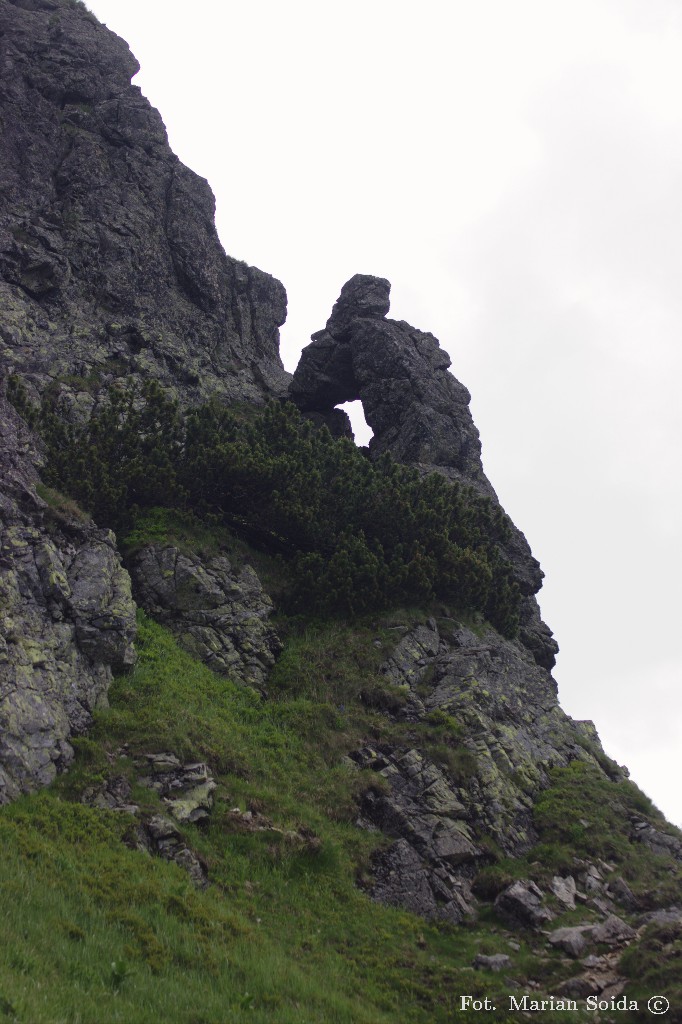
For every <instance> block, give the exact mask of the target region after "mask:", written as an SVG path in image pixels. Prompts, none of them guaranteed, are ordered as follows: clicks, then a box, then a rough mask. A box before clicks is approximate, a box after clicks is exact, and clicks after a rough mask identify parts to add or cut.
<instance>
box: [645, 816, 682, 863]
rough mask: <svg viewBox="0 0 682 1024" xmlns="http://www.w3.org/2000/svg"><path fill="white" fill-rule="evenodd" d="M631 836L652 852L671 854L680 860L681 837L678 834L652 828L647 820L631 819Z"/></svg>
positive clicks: (664, 854)
mask: <svg viewBox="0 0 682 1024" xmlns="http://www.w3.org/2000/svg"><path fill="white" fill-rule="evenodd" d="M633 827H634V835H633V838H634V839H635V840H637V841H639V842H640V843H644V845H645V846H648V847H649V849H650V850H651V852H652V853H656V854H658V855H659V856H666V855H667V856H672V857H674V858H675V860H682V839H681V838H680V837H679V836H678V835H670V834H669V833H667V832H661V831H659V829H657V828H654V826H653V825H650V824H649V822H648V821H638V820H637V819H633Z"/></svg>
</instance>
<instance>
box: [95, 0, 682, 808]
mask: <svg viewBox="0 0 682 1024" xmlns="http://www.w3.org/2000/svg"><path fill="white" fill-rule="evenodd" d="M88 6H89V7H90V8H91V10H93V11H94V12H95V14H97V15H98V17H99V18H100V19H101V20H102V21H104V22H106V23H107V24H108V25H109V27H110V28H112V29H113V30H114V31H116V32H118V33H119V35H122V36H123V37H124V38H125V39H126V40H127V41H128V43H129V44H130V46H131V48H132V50H133V52H134V53H135V54H136V56H137V58H138V60H139V61H140V63H141V65H142V72H141V73H140V74H139V75H138V77H137V78H136V80H135V81H136V83H137V84H139V85H140V87H141V88H142V91H143V92H144V94H145V95H146V96H147V97H148V98H149V99H150V100H151V102H152V103H153V104H154V105H155V106H156V107H158V108H159V110H160V111H161V114H162V116H163V118H164V121H165V123H166V126H167V128H168V132H169V137H170V142H171V145H172V146H173V148H174V149H175V151H176V153H177V154H178V155H179V156H180V158H181V159H182V160H183V161H184V162H185V163H187V164H188V165H189V166H190V167H192V168H193V169H194V170H195V171H197V172H198V173H199V174H201V175H203V176H204V177H206V178H208V180H209V182H210V184H211V186H212V188H213V190H214V192H215V194H216V197H217V226H218V231H219V233H220V237H221V239H222V242H223V244H224V246H225V248H226V250H227V252H228V253H229V254H230V255H232V256H235V257H237V258H239V259H244V260H246V261H247V262H249V263H252V264H254V265H256V266H258V267H260V268H261V269H263V270H266V271H268V272H270V273H272V274H274V275H275V276H276V277H278V278H279V279H280V280H281V281H282V282H283V283H284V285H285V286H286V289H287V292H288V295H289V319H288V322H287V325H286V326H285V327H284V329H283V332H282V339H283V342H282V357H283V359H284V363H285V365H286V367H287V368H288V369H290V370H293V369H294V367H295V365H296V362H297V360H298V354H299V352H300V350H301V348H302V346H304V345H305V344H307V343H308V341H309V338H310V334H311V333H312V332H313V331H315V330H318V329H319V328H321V327H322V326H324V323H325V321H326V319H327V317H328V315H329V313H330V311H331V307H332V304H333V302H334V300H335V299H336V297H337V295H338V293H339V291H340V288H341V285H342V284H343V283H344V282H345V281H346V280H347V279H348V278H349V277H351V276H352V275H353V274H355V273H365V274H376V275H379V276H382V277H388V278H389V280H390V281H391V282H392V285H393V287H392V306H391V314H390V315H391V316H393V317H395V318H397V319H405V320H408V321H409V322H410V323H412V324H414V326H416V327H419V328H420V329H422V330H428V331H432V332H433V333H434V334H435V335H436V336H437V337H438V338H439V339H440V341H441V344H442V345H443V346H444V347H445V348H446V349H447V350H448V352H449V353H450V355H451V357H452V370H453V372H454V374H455V376H456V377H458V378H459V379H460V380H461V381H462V382H463V383H464V384H466V385H467V387H468V388H469V389H470V391H471V392H472V395H473V400H472V411H473V414H474V419H475V421H476V423H477V425H478V428H479V430H480V432H481V438H482V442H483V461H484V467H485V470H486V472H487V474H488V476H489V478H490V479H491V481H492V483H493V486H494V487H495V488H496V490H497V492H498V494H499V496H500V499H501V501H502V503H503V505H504V506H505V508H506V509H507V511H508V512H509V513H510V514H511V516H512V518H513V519H514V521H515V522H516V524H517V525H518V526H519V527H520V528H521V529H522V530H523V531H524V532H525V534H526V536H527V537H528V539H529V541H530V544H531V546H532V548H533V551H534V553H535V555H536V556H537V557H538V558H539V559H540V561H541V563H542V565H543V568H544V570H545V573H546V581H545V586H544V588H543V590H542V592H541V594H540V601H541V607H542V611H543V614H544V617H545V619H546V620H547V621H548V622H549V624H550V626H551V627H552V628H553V629H554V632H555V634H556V637H557V639H558V641H559V644H560V646H561V653H560V655H559V661H558V665H557V669H556V672H555V675H556V678H557V680H558V682H559V687H560V697H561V701H562V705H563V707H564V708H565V710H566V711H567V712H568V713H569V714H571V715H573V716H574V717H576V718H591V719H593V720H594V721H595V723H596V725H597V728H598V730H599V733H600V735H601V737H602V740H603V742H604V746H605V747H606V750H607V752H608V753H609V754H611V755H612V756H613V757H615V758H616V759H617V760H618V761H619V762H621V763H624V764H627V765H628V766H629V768H630V770H631V774H632V777H633V778H634V779H635V781H636V782H637V783H638V784H639V785H640V786H641V787H642V788H643V789H644V790H645V791H646V792H647V793H648V794H649V795H650V796H651V797H652V798H653V799H654V800H655V802H656V803H657V804H658V805H659V807H661V809H662V810H664V811H665V812H666V813H667V814H668V816H669V817H670V818H671V820H673V821H674V822H676V823H677V824H682V793H681V792H680V787H679V784H678V779H679V776H680V774H681V773H680V757H681V752H682V689H681V688H680V677H681V675H682V651H681V649H680V634H681V632H682V630H681V626H680V616H681V613H682V602H681V600H680V588H681V586H682V543H681V540H682V485H681V483H680V472H679V470H680V462H681V458H680V456H681V449H682V402H680V397H679V391H680V380H681V378H682V373H681V371H682V345H681V340H680V335H681V329H682V296H681V294H680V278H681V276H682V173H681V172H682V8H680V5H679V2H678V0H639V2H634V0H613V2H610V0H585V2H581V0H514V2H513V3H510V2H509V0H466V2H465V0H422V2H421V3H420V4H418V5H417V4H415V3H414V2H413V0H412V2H410V3H409V4H408V3H405V2H402V0H390V2H387V0H362V2H357V0H343V2H342V3H339V2H336V0H326V2H320V0H258V2H251V3H249V2H245V0H221V2H217V0H215V2H214V0H194V2H193V3H192V4H191V5H190V6H189V7H188V5H187V2H186V0H88Z"/></svg>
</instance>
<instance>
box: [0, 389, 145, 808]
mask: <svg viewBox="0 0 682 1024" xmlns="http://www.w3.org/2000/svg"><path fill="white" fill-rule="evenodd" d="M40 464H41V460H40V456H39V453H38V452H37V451H36V449H35V443H34V440H33V439H32V438H31V436H30V434H29V433H28V431H27V430H26V429H25V427H24V425H23V424H22V421H21V420H20V419H19V417H18V416H17V415H16V413H15V412H14V409H13V408H12V407H11V406H10V405H9V404H8V403H7V401H6V400H5V399H4V398H0V479H1V480H2V487H1V490H0V804H2V803H6V802H7V801H8V800H11V799H13V798H15V797H17V796H18V795H19V794H20V793H21V792H26V791H28V790H31V789H34V788H35V787H36V786H44V785H47V783H49V782H51V781H52V780H53V779H54V777H55V774H56V772H57V770H59V769H64V768H66V767H67V766H68V764H69V763H70V761H71V759H72V757H73V751H72V748H71V746H70V745H69V742H68V740H69V737H70V736H71V735H74V734H76V735H77V734H81V733H83V732H84V731H85V730H86V729H87V728H88V726H89V725H90V724H91V722H92V712H93V710H94V709H95V708H96V707H101V706H102V705H103V704H106V696H107V690H108V688H109V685H110V683H111V678H112V670H114V671H122V670H124V669H125V668H127V667H130V666H131V665H132V664H133V661H134V649H133V640H134V638H135V606H134V604H133V599H132V595H131V590H130V579H129V577H128V574H127V573H126V572H125V570H124V569H123V568H122V567H121V560H120V557H119V555H118V554H117V552H116V546H115V538H114V536H113V534H112V533H110V532H109V531H106V530H98V529H97V527H96V526H95V525H94V524H93V523H92V522H90V521H88V520H87V519H85V520H84V519H83V518H82V517H81V516H80V515H75V514H74V513H73V511H70V510H69V509H68V507H67V508H62V509H55V508H50V506H49V505H48V504H47V503H46V502H45V501H44V500H43V499H42V498H41V497H40V496H39V495H38V493H37V491H36V486H37V484H38V471H37V468H36V467H39V466H40Z"/></svg>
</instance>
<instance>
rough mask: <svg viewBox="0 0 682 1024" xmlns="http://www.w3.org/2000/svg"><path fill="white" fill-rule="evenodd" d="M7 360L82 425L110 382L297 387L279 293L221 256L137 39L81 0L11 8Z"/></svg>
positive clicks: (2, 169) (207, 392)
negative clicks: (147, 87)
mask: <svg viewBox="0 0 682 1024" xmlns="http://www.w3.org/2000/svg"><path fill="white" fill-rule="evenodd" d="M0 69H1V70H0V73H1V75H2V89H1V90H0V124H1V125H2V153H3V159H2V162H1V164H0V307H1V309H2V315H1V316H0V354H1V358H2V360H3V362H4V363H5V364H6V366H7V368H8V371H9V372H11V371H12V370H14V371H16V372H18V373H20V374H21V375H22V376H23V377H24V379H25V381H26V382H27V384H28V386H29V391H30V392H32V393H33V394H34V395H35V394H36V392H42V391H43V390H44V389H45V388H46V387H47V386H48V385H49V384H53V385H55V384H56V385H57V386H58V388H59V389H60V390H61V392H62V395H63V405H64V406H66V407H71V409H72V412H73V415H74V417H81V418H82V417H83V416H87V415H88V413H89V412H90V410H91V408H92V406H93V404H94V403H95V402H96V401H97V398H98V395H99V394H101V393H102V391H103V390H104V389H106V388H107V387H108V386H109V385H110V384H111V383H112V382H113V381H115V380H116V379H119V378H125V379H126V380H130V379H132V380H134V379H140V380H141V379H149V378H155V379H156V380H158V381H159V382H160V383H161V384H163V385H164V386H166V387H168V388H170V389H172V390H173V391H174V392H175V394H176V395H177V396H178V398H179V399H180V400H181V402H182V403H183V404H193V403H196V402H198V401H200V400H202V399H206V398H208V397H209V396H210V397H215V396H217V397H221V398H223V399H225V400H242V401H252V402H262V401H263V400H264V398H265V397H268V396H272V395H278V394H280V393H281V392H282V391H283V389H285V388H286V382H287V380H288V377H289V375H288V374H286V373H285V372H284V370H283V369H282V364H281V361H280V358H279V331H278V328H279V326H280V325H281V324H282V323H283V322H284V319H285V316H286V293H285V291H284V288H283V286H282V285H281V284H280V283H279V282H278V281H276V280H275V279H274V278H272V277H270V276H269V275H268V274H265V273H263V272H262V271H260V270H257V269H254V268H252V267H248V266H247V265H246V264H244V263H240V262H238V261H237V260H234V259H232V258H230V257H228V256H226V255H225V252H224V251H223V249H222V246H221V244H220V242H219V240H218V236H217V233H216V230H215V226H214V208H215V201H214V197H213V194H212V192H211V190H210V188H209V186H208V184H207V182H206V181H205V180H204V179H203V178H200V177H199V176H198V175H197V174H195V173H194V172H193V171H191V170H189V168H187V167H185V166H184V165H183V164H181V163H180V161H179V160H178V159H177V157H176V156H175V155H174V154H173V153H172V152H171V150H170V148H169V146H168V141H167V138H166V131H165V128H164V125H163V122H162V120H161V117H160V115H159V113H158V111H156V110H155V109H154V108H153V107H152V106H151V105H150V104H149V102H148V101H147V100H146V99H145V98H144V97H143V96H142V94H141V92H140V90H139V88H138V87H137V86H133V85H131V78H132V77H133V76H134V75H135V74H136V73H137V71H138V70H139V65H138V63H137V61H136V60H135V58H134V57H133V55H132V54H131V53H130V50H129V49H128V45H127V44H126V43H125V42H124V41H123V40H122V39H120V38H119V37H118V36H116V35H114V33H112V32H110V31H109V30H108V29H106V28H105V27H104V26H102V25H100V24H99V23H98V22H97V20H96V18H94V16H93V15H91V14H90V13H89V12H88V11H87V10H86V9H85V7H84V6H82V5H80V4H78V3H72V2H71V0H31V2H29V0H0Z"/></svg>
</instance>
